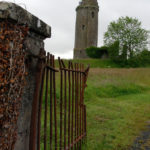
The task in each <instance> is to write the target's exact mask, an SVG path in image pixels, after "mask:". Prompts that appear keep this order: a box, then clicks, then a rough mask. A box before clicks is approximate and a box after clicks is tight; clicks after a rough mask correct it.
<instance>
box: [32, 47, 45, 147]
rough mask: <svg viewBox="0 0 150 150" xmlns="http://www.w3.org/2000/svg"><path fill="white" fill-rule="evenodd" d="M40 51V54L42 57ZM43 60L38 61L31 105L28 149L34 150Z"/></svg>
mask: <svg viewBox="0 0 150 150" xmlns="http://www.w3.org/2000/svg"><path fill="white" fill-rule="evenodd" d="M43 51H44V50H42V49H41V51H40V54H41V56H42V55H43ZM43 68H44V67H43V60H42V59H40V60H39V61H38V64H37V73H36V86H35V91H34V97H33V103H32V115H31V125H30V141H29V149H30V150H36V140H37V135H38V134H37V130H38V129H37V122H38V120H37V119H38V116H37V115H38V113H37V112H38V104H39V93H40V87H41V81H42V72H43Z"/></svg>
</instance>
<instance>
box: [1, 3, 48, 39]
mask: <svg viewBox="0 0 150 150" xmlns="http://www.w3.org/2000/svg"><path fill="white" fill-rule="evenodd" d="M0 19H8V20H9V19H10V20H13V21H15V22H17V23H18V24H21V25H28V27H29V29H30V30H31V31H33V32H35V33H37V34H40V35H42V36H43V37H44V38H48V37H51V27H50V26H49V25H47V24H46V23H44V22H43V21H42V20H40V19H39V18H37V17H36V16H34V15H32V14H31V13H29V12H28V11H27V10H25V9H24V8H22V7H20V6H18V5H16V4H15V3H10V2H4V1H2V2H0Z"/></svg>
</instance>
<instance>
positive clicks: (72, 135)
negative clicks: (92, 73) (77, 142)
mask: <svg viewBox="0 0 150 150" xmlns="http://www.w3.org/2000/svg"><path fill="white" fill-rule="evenodd" d="M71 68H72V70H73V64H72V63H71ZM73 132H74V72H73V71H72V121H71V143H73V137H74V134H73ZM72 150H73V148H72Z"/></svg>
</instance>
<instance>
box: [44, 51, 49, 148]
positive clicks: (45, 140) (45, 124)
mask: <svg viewBox="0 0 150 150" xmlns="http://www.w3.org/2000/svg"><path fill="white" fill-rule="evenodd" d="M46 63H49V53H48V55H47V62H46ZM48 81H49V69H46V90H45V113H44V150H47V104H48V102H47V101H48Z"/></svg>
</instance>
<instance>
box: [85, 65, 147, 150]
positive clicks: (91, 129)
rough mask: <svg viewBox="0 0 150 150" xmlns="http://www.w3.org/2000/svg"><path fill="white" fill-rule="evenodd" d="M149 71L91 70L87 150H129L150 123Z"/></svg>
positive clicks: (145, 69) (88, 93) (141, 69)
mask: <svg viewBox="0 0 150 150" xmlns="http://www.w3.org/2000/svg"><path fill="white" fill-rule="evenodd" d="M149 77H150V69H148V68H138V69H96V68H92V69H91V70H90V74H89V78H88V87H87V89H86V92H85V102H86V105H87V121H88V133H87V144H86V146H85V148H84V149H85V150H129V149H130V147H131V146H132V145H133V143H134V141H135V139H136V137H138V135H140V134H141V132H142V131H143V130H146V127H147V122H148V121H149V120H150V78H149Z"/></svg>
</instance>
